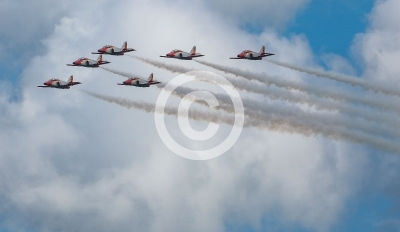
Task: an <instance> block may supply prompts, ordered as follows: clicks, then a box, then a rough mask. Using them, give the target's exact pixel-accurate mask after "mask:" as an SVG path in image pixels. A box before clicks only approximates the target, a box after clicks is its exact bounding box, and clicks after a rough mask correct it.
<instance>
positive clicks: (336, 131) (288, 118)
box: [82, 91, 400, 154]
mask: <svg viewBox="0 0 400 232" xmlns="http://www.w3.org/2000/svg"><path fill="white" fill-rule="evenodd" d="M82 92H84V93H86V94H88V95H90V96H92V97H95V98H98V99H101V100H104V101H107V102H111V103H115V104H118V105H121V106H123V107H126V108H136V109H139V110H144V111H146V112H154V105H152V104H149V103H145V102H138V101H131V100H128V99H125V98H117V97H110V96H106V95H103V94H97V93H92V92H89V91H82ZM164 112H165V114H167V115H177V110H176V109H175V108H168V107H166V108H165V111H164ZM192 112H193V111H192ZM156 113H161V112H156ZM182 116H183V115H182ZM191 116H192V117H193V119H195V120H202V121H207V122H209V121H213V122H219V123H226V124H229V125H232V124H233V120H234V119H233V118H232V119H230V118H229V117H226V115H224V114H221V113H217V112H215V113H203V112H194V113H192V114H191ZM245 126H246V127H248V126H254V127H258V128H268V129H271V130H275V131H282V132H289V133H300V134H303V135H307V136H311V135H318V134H320V135H324V136H326V137H328V138H331V139H335V140H350V141H353V142H357V143H361V144H369V145H371V146H374V147H375V148H378V149H381V150H385V151H389V152H394V153H398V154H400V145H398V144H397V143H393V142H391V141H387V140H385V139H381V138H376V137H374V136H371V135H368V134H364V133H360V132H355V131H351V130H346V129H343V128H339V127H331V126H327V125H324V124H323V123H320V122H318V121H317V120H313V118H309V119H306V120H304V119H302V120H299V119H298V116H297V115H291V114H290V113H289V115H284V116H282V115H275V114H274V113H272V112H271V114H259V115H258V117H254V116H253V118H247V117H246V123H245Z"/></svg>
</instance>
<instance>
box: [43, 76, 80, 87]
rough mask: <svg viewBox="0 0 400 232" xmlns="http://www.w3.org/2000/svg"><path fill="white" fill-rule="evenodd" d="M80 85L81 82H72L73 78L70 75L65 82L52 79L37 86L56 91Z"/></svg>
mask: <svg viewBox="0 0 400 232" xmlns="http://www.w3.org/2000/svg"><path fill="white" fill-rule="evenodd" d="M79 84H82V83H81V82H74V77H73V76H72V75H71V76H70V77H69V79H68V81H67V82H65V81H61V80H59V79H56V78H52V79H50V80H48V81H46V82H45V83H43V85H39V86H38V87H40V88H56V89H69V88H70V87H71V86H74V85H79Z"/></svg>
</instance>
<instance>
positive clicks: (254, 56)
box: [229, 46, 275, 60]
mask: <svg viewBox="0 0 400 232" xmlns="http://www.w3.org/2000/svg"><path fill="white" fill-rule="evenodd" d="M273 55H275V54H272V53H268V52H265V46H262V47H261V50H260V52H259V53H257V52H253V51H250V50H245V51H243V52H241V53H240V54H239V55H237V56H236V57H231V58H229V59H247V60H262V58H263V57H266V56H273Z"/></svg>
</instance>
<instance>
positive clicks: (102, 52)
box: [92, 52, 103, 54]
mask: <svg viewBox="0 0 400 232" xmlns="http://www.w3.org/2000/svg"><path fill="white" fill-rule="evenodd" d="M92 54H103V52H92Z"/></svg>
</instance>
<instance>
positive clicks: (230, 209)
mask: <svg viewBox="0 0 400 232" xmlns="http://www.w3.org/2000/svg"><path fill="white" fill-rule="evenodd" d="M218 3H219V2H218ZM303 3H304V2H303ZM207 4H209V3H207ZM219 4H221V3H219ZM236 4H237V3H236V2H235V3H234V4H233V6H234V7H236V8H235V9H236V10H238V7H239V5H236ZM293 4H294V5H287V6H288V10H282V12H285V13H283V14H287V15H285V17H282V18H283V19H284V20H287V19H285V18H290V17H292V16H291V15H293V13H292V12H293V10H291V9H295V8H297V7H298V6H299V5H298V4H299V3H293ZM285 5H286V4H285ZM255 6H259V5H255ZM255 6H251V7H255ZM208 7H209V5H203V3H199V2H194V3H193V4H191V5H188V4H186V2H185V3H182V2H179V1H176V2H173V3H171V2H164V1H161V2H160V1H146V2H132V1H122V2H118V3H114V4H113V5H110V4H108V3H106V2H100V3H99V4H96V6H91V5H90V6H88V5H86V4H84V5H83V6H80V7H79V9H75V8H73V10H70V11H68V13H67V14H66V15H64V16H63V17H62V18H61V19H59V20H58V21H57V22H58V23H57V24H56V26H55V27H54V29H52V31H51V34H50V36H47V37H46V39H44V40H43V44H44V46H45V52H44V53H43V54H42V55H37V56H35V57H33V58H32V59H31V60H30V62H29V64H28V65H27V66H26V67H25V68H24V71H23V79H22V81H21V85H20V88H21V98H20V100H19V101H16V102H10V101H9V100H8V99H4V100H1V101H0V109H4V110H2V111H1V117H0V127H1V128H2V130H1V132H0V138H1V139H0V147H1V148H2V149H1V150H0V176H1V177H2V181H1V188H0V199H1V201H0V202H7V206H6V207H5V208H2V209H1V211H0V215H1V216H4V215H18V216H16V217H15V218H12V220H11V221H13V222H10V221H7V224H6V226H8V227H10V228H15V227H16V228H18V226H17V225H18V224H20V225H24V227H27V228H29V229H30V230H34V231H54V230H69V231H70V230H85V231H92V230H96V231H115V230H120V231H131V230H138V231H160V230H163V231H224V230H225V228H226V226H227V225H226V222H229V224H230V225H229V226H232V227H235V226H241V225H247V224H250V225H251V227H253V228H263V225H262V224H263V220H265V215H274V218H275V219H274V221H273V223H272V224H278V225H280V226H282V227H283V228H287V227H290V226H296V225H300V226H302V227H304V228H307V229H310V230H329V228H331V226H332V225H334V224H335V223H337V220H338V219H339V217H340V216H339V215H340V214H341V213H342V212H343V211H344V210H345V208H346V203H347V202H348V201H349V199H351V198H352V197H354V195H355V194H356V193H358V191H359V190H360V189H361V187H360V186H358V185H357V184H354V183H360V181H362V180H364V179H363V178H364V175H365V173H366V172H367V167H370V166H371V163H370V160H369V159H368V156H363V154H365V153H368V151H367V149H366V148H365V147H364V146H360V145H354V144H346V143H337V142H332V141H330V140H327V139H324V138H309V137H305V136H301V135H297V134H282V133H277V132H269V131H260V130H254V129H245V130H244V132H243V134H242V135H241V138H240V140H239V141H238V143H237V144H236V145H235V146H234V147H233V148H232V149H231V150H230V151H229V152H228V153H227V154H225V155H223V156H221V157H219V158H217V159H214V160H210V161H207V162H193V161H189V160H184V159H182V158H181V157H178V156H176V155H174V154H172V152H170V151H169V150H168V149H167V148H166V147H165V146H164V145H163V144H162V141H161V140H160V138H159V136H158V134H157V132H156V130H155V126H154V119H153V115H152V114H148V113H143V112H140V111H137V110H128V109H125V108H123V107H119V106H117V105H113V104H109V103H105V102H102V101H98V100H96V99H93V98H90V97H88V96H86V95H85V94H82V93H81V92H80V91H76V89H85V90H90V91H93V92H100V93H105V94H107V95H114V96H116V97H124V98H131V99H133V100H140V99H144V100H146V102H155V100H156V99H157V96H158V93H159V90H158V89H157V88H147V89H140V88H128V87H121V86H117V85H116V83H117V82H120V81H121V80H124V77H120V76H118V75H114V74H110V73H109V72H106V71H104V70H102V69H86V68H79V67H67V66H66V65H65V64H66V63H70V62H71V61H73V60H75V59H76V58H79V57H81V56H87V57H89V58H95V55H91V54H90V52H92V51H95V50H97V49H98V48H99V47H101V46H103V45H105V44H114V45H117V46H118V45H120V44H122V42H123V41H126V40H127V41H128V45H129V47H133V48H135V49H137V51H136V52H133V54H138V55H141V56H144V57H158V56H159V55H162V54H165V53H167V52H169V51H170V50H172V49H174V48H180V49H185V50H189V49H190V48H191V47H192V46H193V45H196V46H197V49H198V52H201V53H203V54H205V55H206V56H205V57H204V59H207V60H209V61H210V62H214V63H220V64H225V65H229V64H230V65H237V66H240V65H243V66H245V67H246V68H247V69H251V70H254V71H265V69H266V66H265V65H260V63H254V62H253V63H250V62H245V63H237V62H234V61H230V60H229V59H227V58H228V57H229V56H230V55H232V53H233V55H234V54H235V53H237V52H239V51H240V50H241V49H242V47H243V49H244V48H247V47H248V48H253V47H260V46H261V45H263V44H266V45H270V46H268V49H269V50H271V51H274V53H277V54H278V55H277V56H280V57H282V58H285V60H287V61H288V62H291V63H299V64H302V65H303V64H309V63H312V60H313V55H312V54H311V52H310V49H309V47H308V45H307V41H306V38H304V37H302V36H294V37H291V38H284V37H279V36H278V35H277V34H276V33H274V32H269V33H262V34H260V35H258V36H255V35H249V34H247V33H245V32H243V31H241V30H240V29H238V28H237V27H236V26H235V25H234V23H230V22H227V21H224V20H222V19H221V17H223V16H221V15H220V14H215V13H213V12H210V11H209V10H208V9H209V8H208ZM217 9H218V8H217ZM272 9H273V8H272ZM263 14H264V11H261V12H259V11H258V10H257V11H256V18H255V19H252V20H256V19H259V18H257V17H262V16H261V15H263ZM183 19H184V20H183ZM284 20H283V21H284ZM35 25H36V24H35ZM232 38H235V39H232ZM238 48H240V49H239V51H237V50H238ZM106 58H107V60H109V61H111V64H108V65H107V67H110V68H113V69H116V70H121V71H122V72H129V73H135V74H138V75H141V76H148V75H149V74H150V73H151V72H153V73H154V75H155V78H156V79H158V80H160V81H163V82H167V81H168V80H170V79H171V78H173V77H174V74H171V73H169V72H167V71H164V70H161V69H155V68H154V67H152V66H150V65H146V64H143V63H141V62H139V61H137V60H135V59H131V58H129V57H106ZM159 59H161V58H159ZM163 61H165V60H163ZM167 61H168V62H169V63H171V64H181V65H185V66H187V67H189V68H191V67H195V68H202V69H204V66H201V65H199V64H196V63H195V62H186V63H183V62H179V61H175V60H167ZM167 61H165V62H167ZM268 71H269V72H273V73H276V74H277V75H278V76H283V77H287V78H288V79H292V80H298V79H300V80H298V81H299V82H304V83H307V79H306V78H304V79H303V77H304V76H302V74H299V73H294V74H293V73H292V72H291V71H290V70H284V69H280V68H278V67H273V66H271V67H269V66H268ZM71 74H73V75H74V78H75V80H76V81H81V82H82V83H83V84H82V85H79V86H75V87H76V88H71V89H70V90H65V91H64V90H59V91H58V90H54V89H38V88H36V85H38V84H40V83H43V81H45V80H47V79H49V78H52V77H57V78H60V79H67V78H68V77H69V75H71ZM255 98H258V99H263V100H264V98H261V97H260V96H257V97H255ZM0 99H1V98H0ZM265 101H266V102H268V101H269V100H266V99H265ZM172 103H173V102H172ZM281 104H282V105H283V106H288V104H287V103H285V102H283V101H282V102H281ZM173 119H174V118H173V117H167V118H166V121H167V122H168V123H167V124H169V125H172V126H173V125H176V122H175V121H176V120H175V121H174V120H173ZM174 123H175V124H174ZM169 129H170V130H172V131H177V130H176V129H174V128H173V127H171V128H169ZM229 129H230V128H227V127H223V128H222V130H224V131H229ZM177 134H178V133H177ZM187 146H196V144H192V142H188V144H187ZM355 151H356V153H357V154H360V155H353V154H354V153H355ZM380 171H382V170H380ZM235 219H237V220H235ZM288 224H289V225H288ZM265 226H266V227H268V226H270V225H265ZM19 229H21V228H19ZM260 230H261V229H260Z"/></svg>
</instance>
